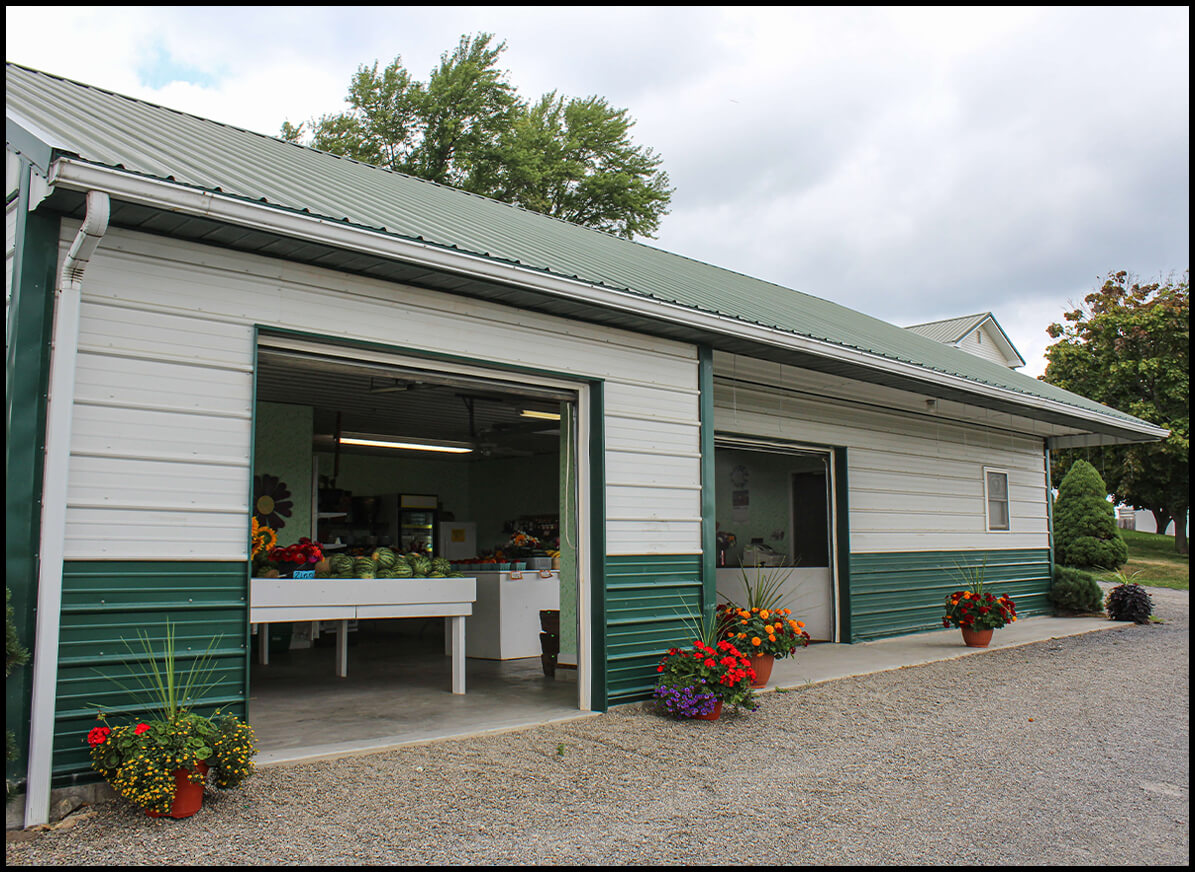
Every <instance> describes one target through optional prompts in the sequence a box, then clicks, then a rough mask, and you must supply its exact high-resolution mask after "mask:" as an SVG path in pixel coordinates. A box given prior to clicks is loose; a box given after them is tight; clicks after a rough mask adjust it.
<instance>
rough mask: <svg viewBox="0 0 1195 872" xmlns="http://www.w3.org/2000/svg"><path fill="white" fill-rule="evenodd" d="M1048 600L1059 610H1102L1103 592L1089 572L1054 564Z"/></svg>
mask: <svg viewBox="0 0 1195 872" xmlns="http://www.w3.org/2000/svg"><path fill="white" fill-rule="evenodd" d="M1050 602H1052V603H1053V604H1054V608H1055V609H1056V610H1057V611H1060V612H1102V611H1103V610H1104V592H1103V590H1101V589H1100V586H1099V583H1098V582H1096V580H1095V576H1094V575H1092V574H1091V573H1090V572H1084V571H1083V570H1082V569H1073V568H1071V567H1069V566H1055V567H1054V583H1053V584H1052V585H1051V586H1050Z"/></svg>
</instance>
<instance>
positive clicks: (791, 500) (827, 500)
mask: <svg viewBox="0 0 1195 872" xmlns="http://www.w3.org/2000/svg"><path fill="white" fill-rule="evenodd" d="M714 468H715V494H716V517H717V527H718V536H717V541H718V552H717V555H716V563H717V581H718V594H719V596H720V597H726V598H729V599H731V600H733V601H735V602H742V601H743V587H744V583H745V581H746V580H748V579H754V578H757V577H758V576H760V575H761V574H763V575H768V576H770V577H773V578H782V579H783V584H782V586H781V588H780V592H781V598H782V600H783V602H784V604H785V605H786V606H787V607H789V608H791V609H792V610H793V612H794V614H795V615H796V616H797V617H798V618H799V619H800V620H801V621H803V622H804V623H805V630H806V632H808V633H809V635H810V638H811V639H812V640H813V641H815V642H834V641H838V595H837V578H836V571H835V567H836V565H837V559H836V558H837V542H836V538H835V501H834V492H835V491H834V463H833V453H832V451H831V450H830V449H817V448H805V447H801V446H796V445H787V444H783V443H769V442H767V441H764V440H755V439H749V438H742V437H740V438H736V437H731V436H718V437H717V438H716V440H715V454H714Z"/></svg>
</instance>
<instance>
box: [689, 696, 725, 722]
mask: <svg viewBox="0 0 1195 872" xmlns="http://www.w3.org/2000/svg"><path fill="white" fill-rule="evenodd" d="M721 716H722V700H718V701H717V702H715V703H714V710H713V711H712V712H710V713H709V714H708V715H693V720H695V721H716V720H718V718H720V717H721Z"/></svg>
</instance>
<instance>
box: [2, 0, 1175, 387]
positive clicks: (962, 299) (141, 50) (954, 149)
mask: <svg viewBox="0 0 1195 872" xmlns="http://www.w3.org/2000/svg"><path fill="white" fill-rule="evenodd" d="M1188 24H1189V12H1188V10H1187V9H1185V8H1180V7H1172V8H1151V9H1136V8H1134V9H1126V8H1119V9H1115V8H1100V9H1094V8H1087V9H1075V8H1051V9H1007V8H994V9H972V8H958V9H942V8H938V7H934V8H925V9H895V10H888V9H874V8H872V9H827V8H812V9H811V8H798V9H786V8H778V7H764V8H733V9H729V8H712V7H695V8H684V7H667V8H663V7H569V8H560V7H547V8H545V7H535V8H532V7H514V8H510V7H463V8H461V7H457V8H452V7H427V8H419V7H414V8H412V7H306V8H305V7H235V8H234V7H136V8H135V9H130V8H122V7H102V8H100V7H81V8H75V7H55V8H53V9H52V10H51V11H45V10H44V9H43V8H36V9H33V8H29V7H7V10H6V25H7V27H6V52H7V57H8V59H9V60H11V61H16V62H19V63H25V64H28V65H30V66H34V67H37V68H39V69H43V70H46V71H47V72H52V73H57V74H60V75H65V76H68V77H70V78H75V79H79V80H81V81H84V82H88V83H90V84H95V85H99V86H101V87H106V88H111V89H113V90H116V91H120V92H122V93H127V94H130V95H132V96H137V97H141V98H144V99H148V100H153V101H155V102H160V103H163V104H165V105H168V106H171V107H173V108H177V109H182V110H184V111H188V112H194V113H196V114H200V115H204V116H207V117H211V118H215V119H217V120H220V121H224V122H227V123H232V124H237V125H239V126H243V127H247V128H250V129H253V130H257V131H260V132H263V133H275V132H276V131H277V130H278V127H279V125H280V124H281V122H282V121H283V120H284V119H288V120H290V121H292V122H298V121H302V120H305V119H307V118H310V117H312V116H318V115H320V114H322V113H325V112H333V111H338V110H340V109H341V108H342V107H343V97H344V93H345V89H346V86H347V83H348V80H349V77H350V76H351V75H352V73H353V71H354V70H355V69H356V67H357V65H358V64H359V63H363V62H364V63H370V62H372V61H373V60H374V59H380V61H381V62H382V63H383V64H384V63H387V62H388V61H390V60H391V59H392V58H393V57H394V56H395V55H397V54H401V55H402V56H403V58H404V61H405V62H406V64H407V66H408V68H409V69H411V70H412V72H413V73H414V74H416V75H417V76H420V77H424V76H426V74H427V72H428V71H429V70H430V69H431V67H432V66H433V65H434V64H435V63H436V62H437V60H438V58H439V56H440V54H441V53H442V52H444V51H446V50H449V49H451V48H452V47H453V46H454V45H455V43H456V41H457V39H458V38H459V36H460V35H461V34H462V33H467V32H477V31H483V30H484V31H489V32H493V33H495V34H496V35H497V36H498V38H499V39H505V40H506V41H507V43H508V46H509V48H508V51H507V53H506V55H505V56H504V63H505V65H506V66H507V67H508V68H509V69H510V71H511V80H512V82H513V83H514V84H515V85H516V86H517V87H518V88H519V89H520V91H521V92H522V93H523V94H524V95H525V96H528V97H533V96H536V95H538V94H539V93H542V92H544V91H547V90H550V89H553V88H557V89H559V90H561V91H562V92H563V93H566V94H570V95H578V96H580V95H587V94H600V95H602V96H605V97H607V98H609V99H610V100H611V102H612V103H614V104H615V105H618V106H626V107H627V108H629V109H630V112H631V114H632V115H633V116H634V117H635V118H637V119H638V125H637V127H636V131H635V132H636V139H637V141H638V142H640V143H642V144H646V145H650V146H651V147H653V148H655V149H656V150H657V151H658V152H659V153H660V154H662V156H663V158H664V165H665V168H666V169H667V170H668V172H669V174H670V176H671V178H672V182H673V184H674V185H675V186H676V188H677V192H676V195H675V198H674V203H673V211H672V214H671V215H670V216H669V217H667V218H666V219H665V221H664V224H663V226H662V230H661V236H660V239H659V240H658V242H657V244H659V245H661V246H662V247H664V248H668V249H671V250H674V251H677V252H679V253H682V254H686V255H689V256H692V257H697V258H700V259H702V260H707V261H710V262H713V263H717V264H719V265H722V266H726V267H729V268H732V269H736V270H739V271H742V272H746V273H749V274H752V275H757V276H759V277H761V278H766V279H770V280H773V281H777V282H779V283H781V284H784V285H788V286H790V287H794V288H798V289H800V290H803V291H806V292H809V293H813V294H816V295H818V296H823V297H827V298H830V299H834V300H836V301H839V302H842V303H844V304H846V305H849V306H852V307H853V308H857V309H860V310H862V311H865V312H868V313H870V314H874V315H878V316H880V317H883V318H887V319H889V320H894V321H897V322H899V323H912V322H917V321H927V320H932V319H935V318H940V317H949V316H952V315H959V314H966V313H970V312H976V311H986V310H991V311H993V312H995V313H996V316H997V318H998V319H999V320H1000V321H1001V323H1002V324H1004V326H1005V327H1006V329H1008V330H1009V332H1010V334H1013V336H1012V338H1013V341H1014V342H1015V343H1016V344H1017V345H1018V347H1019V348H1020V349H1021V351H1022V353H1023V354H1024V355H1025V356H1026V357H1027V358H1033V357H1035V356H1036V355H1037V354H1039V348H1040V347H1042V346H1044V344H1045V341H1044V337H1045V333H1044V330H1045V327H1046V325H1047V324H1049V323H1050V321H1053V320H1057V318H1058V317H1059V316H1060V315H1061V312H1062V311H1063V308H1064V307H1065V301H1066V299H1067V298H1068V297H1071V298H1075V299H1077V298H1080V297H1082V295H1083V294H1084V293H1086V292H1087V291H1089V290H1091V289H1092V288H1094V287H1095V286H1096V285H1098V284H1099V277H1100V276H1102V275H1103V274H1104V273H1105V272H1107V271H1108V270H1112V269H1121V268H1124V269H1130V270H1133V271H1136V272H1138V273H1141V274H1143V275H1155V274H1157V273H1158V272H1169V271H1172V270H1182V269H1183V268H1185V267H1186V266H1187V265H1188V262H1189V257H1190V255H1189V241H1188V238H1189V227H1190V224H1189V179H1190V170H1189V157H1188V150H1189V132H1188V125H1189V108H1188V104H1189V36H1188ZM155 51H160V52H162V53H163V55H162V58H163V59H162V60H161V63H162V64H164V65H166V67H167V68H171V67H170V65H171V64H173V65H176V66H177V68H178V69H180V70H183V71H184V72H185V71H187V70H190V71H194V72H193V74H192V75H191V76H190V79H191V80H190V81H179V82H173V83H170V84H167V85H165V86H163V87H160V88H157V89H155V88H152V87H149V86H148V85H147V83H146V82H144V81H143V77H142V76H141V75H139V70H142V71H143V69H144V65H145V64H146V63H148V60H147V59H151V58H152V56H153V55H152V53H153V52H155ZM183 78H187V76H184V77H183ZM1033 368H1034V367H1033V364H1032V363H1031V366H1030V367H1029V369H1030V370H1032V369H1033Z"/></svg>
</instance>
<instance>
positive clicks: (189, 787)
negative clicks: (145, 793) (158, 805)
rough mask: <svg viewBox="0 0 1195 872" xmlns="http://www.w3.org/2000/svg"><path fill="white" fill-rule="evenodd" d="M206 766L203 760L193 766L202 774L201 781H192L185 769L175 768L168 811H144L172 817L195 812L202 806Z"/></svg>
mask: <svg viewBox="0 0 1195 872" xmlns="http://www.w3.org/2000/svg"><path fill="white" fill-rule="evenodd" d="M207 768H208V767H207V764H206V763H203V762H200V763H199V765H198V766H196V767H195V771H197V772H199V773H200V774H202V775H203V781H192V780H191V779H190V778H188V777H187V776H188V775H189V774H190V773H189V772H188V771H187V770H186V769H176V770H175V771H174V802H173V803H172V804H171V806H170V811H169V812H167V813H165V814H163V813H162V812H157V811H150V810H149V809H146V810H145V813H146V814H147V815H149V816H150V817H172V818H185V817H190V816H191V815H193V814H195V812H197V811H199V809H201V808H203V786H204V784H205V783H206V782H207Z"/></svg>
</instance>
